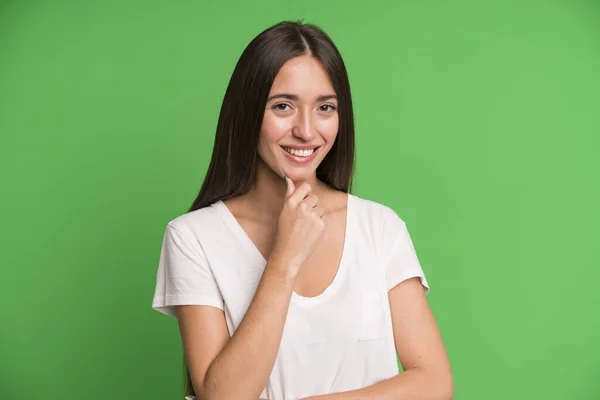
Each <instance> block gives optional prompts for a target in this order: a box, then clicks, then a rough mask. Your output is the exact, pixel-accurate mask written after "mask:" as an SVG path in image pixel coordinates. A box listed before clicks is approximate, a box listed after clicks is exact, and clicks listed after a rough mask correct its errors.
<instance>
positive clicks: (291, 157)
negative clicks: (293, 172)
mask: <svg viewBox="0 0 600 400" xmlns="http://www.w3.org/2000/svg"><path fill="white" fill-rule="evenodd" d="M309 148H310V149H312V148H314V147H309ZM320 148H321V146H319V147H316V148H314V149H315V151H313V153H312V154H311V155H310V156H308V157H299V156H295V155H293V154H290V153H288V152H287V151H285V150H284V149H283V147H280V149H281V151H282V152H283V154H285V156H286V157H287V158H288V160H290V161H292V162H294V163H296V164H306V163H309V162H311V161H312V160H314V159H315V157H316V156H317V153H318V152H319V149H320Z"/></svg>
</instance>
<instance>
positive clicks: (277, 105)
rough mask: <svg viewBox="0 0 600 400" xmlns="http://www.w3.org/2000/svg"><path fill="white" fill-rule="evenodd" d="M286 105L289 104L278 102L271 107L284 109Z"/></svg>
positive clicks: (279, 109)
mask: <svg viewBox="0 0 600 400" xmlns="http://www.w3.org/2000/svg"><path fill="white" fill-rule="evenodd" d="M286 107H289V105H287V104H285V103H279V104H275V105H274V106H273V108H274V109H275V110H277V111H286Z"/></svg>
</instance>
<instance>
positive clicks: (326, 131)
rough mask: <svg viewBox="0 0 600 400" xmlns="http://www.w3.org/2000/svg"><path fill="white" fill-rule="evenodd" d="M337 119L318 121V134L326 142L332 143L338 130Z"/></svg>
mask: <svg viewBox="0 0 600 400" xmlns="http://www.w3.org/2000/svg"><path fill="white" fill-rule="evenodd" d="M339 127H340V124H339V118H338V117H337V116H335V117H331V118H328V119H324V120H321V121H319V126H318V129H319V133H320V134H321V136H323V138H324V139H325V140H326V141H327V142H330V143H331V142H333V141H334V140H335V137H336V136H337V133H338V130H339Z"/></svg>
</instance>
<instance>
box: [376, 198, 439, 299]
mask: <svg viewBox="0 0 600 400" xmlns="http://www.w3.org/2000/svg"><path fill="white" fill-rule="evenodd" d="M387 211H388V212H387V213H386V221H385V222H384V224H385V226H386V229H385V231H384V234H385V237H386V238H385V240H384V243H387V246H386V247H387V249H386V255H385V256H384V260H385V261H384V265H385V277H386V285H387V290H388V291H390V290H391V289H392V288H394V287H395V286H396V285H398V284H399V283H401V282H403V281H405V280H407V279H410V278H414V277H418V278H420V280H421V284H422V285H423V287H424V288H425V293H428V292H429V284H428V283H427V279H426V278H425V274H424V272H423V269H422V268H421V264H420V262H419V259H418V257H417V253H416V251H415V247H414V245H413V242H412V239H411V237H410V234H409V232H408V228H407V227H406V223H405V222H404V221H403V220H402V219H401V218H400V217H399V216H398V215H397V214H396V213H395V212H394V211H393V210H392V209H389V208H388V209H387Z"/></svg>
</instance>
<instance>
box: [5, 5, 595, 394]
mask: <svg viewBox="0 0 600 400" xmlns="http://www.w3.org/2000/svg"><path fill="white" fill-rule="evenodd" d="M300 18H304V19H305V20H306V21H307V22H312V23H316V24H319V25H321V26H322V27H323V28H324V29H325V30H327V31H328V32H329V33H330V35H331V36H332V37H333V39H334V40H335V42H336V43H337V45H338V47H339V49H340V51H341V52H342V55H343V56H344V58H345V61H346V63H347V67H348V71H349V75H350V78H351V85H352V90H353V96H354V101H355V108H356V126H357V173H356V181H355V188H354V189H355V190H354V193H355V194H357V195H359V196H362V197H366V198H369V199H373V200H376V201H379V202H382V203H384V204H387V205H389V206H391V207H393V208H394V209H395V210H396V211H397V212H398V213H399V215H400V216H401V217H402V218H403V219H404V220H405V221H406V222H407V225H408V228H409V230H410V232H411V234H412V236H413V240H414V243H415V247H416V249H417V253H418V255H419V258H420V260H421V263H422V266H423V268H424V270H425V271H426V273H427V276H428V279H429V282H430V284H431V287H432V290H431V293H430V295H429V297H428V298H429V300H430V302H431V305H432V308H433V310H434V312H435V315H436V317H437V320H438V323H439V325H440V329H441V331H442V334H443V337H444V340H445V343H446V346H447V349H448V353H449V356H450V358H451V362H452V366H453V371H454V379H455V385H456V391H455V394H456V395H455V398H456V399H460V400H481V399H485V400H506V399H576V400H579V399H600V383H599V382H600V381H599V379H598V374H600V367H599V366H598V365H599V364H598V358H599V357H600V323H599V317H600V295H599V294H598V284H599V283H600V273H599V272H598V269H597V267H598V266H599V264H600V263H599V262H598V261H599V257H598V255H597V251H598V250H597V247H596V245H597V243H598V239H599V237H600V234H599V225H598V223H599V222H600V221H599V219H600V218H599V213H598V204H599V203H600V196H599V194H600V190H599V188H598V186H599V181H600V179H599V173H600V161H599V158H600V157H599V155H598V153H599V147H600V146H599V144H600V143H599V139H598V135H599V133H600V116H599V115H600V4H599V3H598V2H596V1H591V0H589V1H549V2H534V1H516V0H515V1H495V2H483V1H480V2H475V1H465V0H458V1H454V2H446V1H441V0H440V1H428V2H413V1H410V2H409V1H400V2H392V1H385V2H383V1H368V2H367V1H365V2H358V1H354V2H348V1H303V2H298V1H277V2H275V1H252V2H246V1H236V2H233V3H232V2H217V1H212V2H206V1H202V0H200V1H196V2H190V1H188V2H182V1H173V2H166V1H160V2H158V1H133V0H119V1H114V0H113V1H107V0H105V1H96V2H92V1H75V0H73V1H66V0H54V1H21V2H19V1H3V2H0V133H1V142H0V143H1V144H0V163H1V164H0V167H1V171H2V172H1V174H2V179H1V182H2V184H1V190H2V194H1V199H2V204H1V205H2V207H1V213H2V216H1V217H2V234H1V235H2V237H1V238H0V243H1V246H2V250H1V251H2V254H1V260H2V266H1V270H0V271H1V278H0V283H1V285H0V287H1V290H0V304H1V311H0V317H1V319H0V321H1V322H0V399H7V400H12V399H15V400H16V399H25V398H27V399H44V400H49V399H82V398H85V399H89V400H92V399H98V400H100V399H103V400H104V399H132V398H139V399H148V400H151V399H156V400H159V399H161V400H162V399H180V398H182V397H181V386H182V381H181V379H182V375H181V374H182V364H181V359H182V358H181V356H182V354H181V353H182V349H181V345H180V339H179V334H178V330H177V326H176V322H175V320H174V319H170V318H167V317H165V316H162V315H160V314H159V313H157V312H155V311H152V310H151V308H150V305H151V300H152V294H153V291H154V283H155V277H156V275H155V274H156V268H157V266H158V256H159V252H160V245H161V239H162V235H163V233H164V229H165V226H166V223H167V222H168V221H169V220H171V219H173V218H175V217H176V216H178V215H180V214H182V213H184V212H185V210H186V208H187V207H188V206H189V205H190V203H191V201H192V200H193V198H194V196H195V195H196V193H197V191H198V189H199V187H200V184H201V182H202V179H203V176H204V174H205V172H206V168H207V166H208V162H209V158H210V154H211V150H212V142H213V138H214V131H215V126H216V121H217V115H218V111H219V107H220V104H221V100H222V97H223V94H224V91H225V88H226V85H227V82H228V79H229V76H230V74H231V72H232V70H233V67H234V65H235V62H236V61H237V59H238V57H239V55H240V53H241V51H242V50H243V48H244V47H245V46H246V44H247V43H248V42H249V41H250V40H251V39H252V38H253V37H254V36H255V35H256V34H258V33H259V32H260V31H261V30H263V29H265V28H266V27H268V26H270V25H271V24H274V23H276V22H278V21H280V20H283V19H300Z"/></svg>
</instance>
